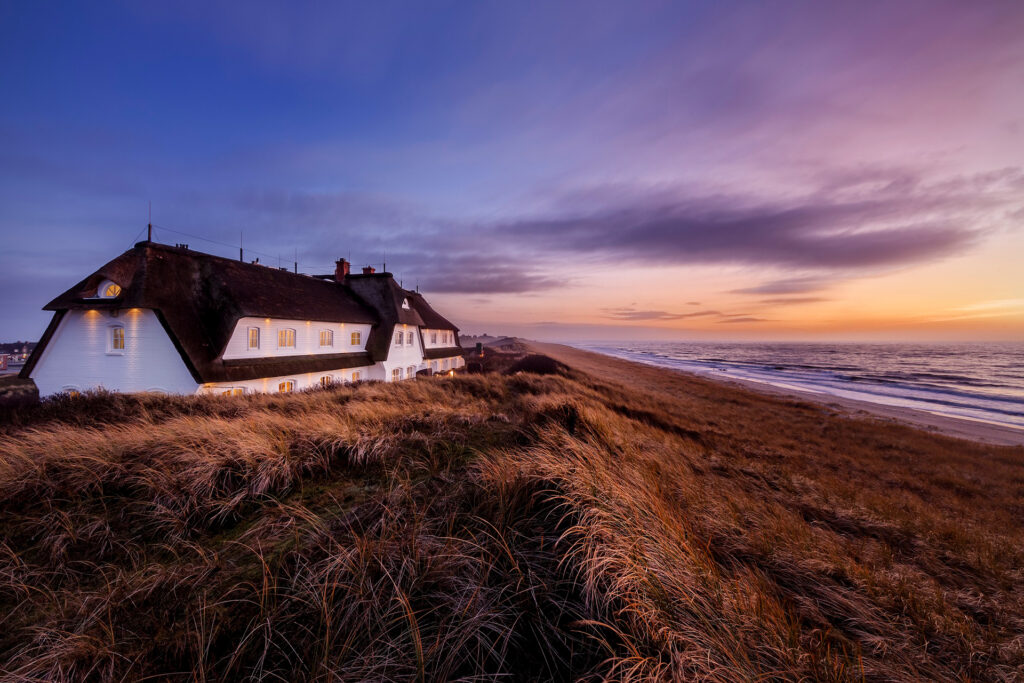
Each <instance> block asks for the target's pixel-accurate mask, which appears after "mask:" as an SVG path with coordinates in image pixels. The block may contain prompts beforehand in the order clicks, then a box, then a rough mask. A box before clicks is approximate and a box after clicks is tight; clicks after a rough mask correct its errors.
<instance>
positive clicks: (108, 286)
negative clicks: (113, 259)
mask: <svg viewBox="0 0 1024 683" xmlns="http://www.w3.org/2000/svg"><path fill="white" fill-rule="evenodd" d="M96 295H97V296H98V297H100V298H101V299H116V298H117V297H119V296H121V285H119V284H117V283H116V282H111V281H110V280H104V281H103V282H101V283H100V286H99V287H98V288H97V289H96Z"/></svg>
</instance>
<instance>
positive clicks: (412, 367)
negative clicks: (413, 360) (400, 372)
mask: <svg viewBox="0 0 1024 683" xmlns="http://www.w3.org/2000/svg"><path fill="white" fill-rule="evenodd" d="M405 374H406V377H408V378H409V379H412V378H413V377H415V376H416V366H415V365H410V366H409V367H407V368H406V369H405Z"/></svg>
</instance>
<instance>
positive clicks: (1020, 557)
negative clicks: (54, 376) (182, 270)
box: [0, 366, 1024, 681]
mask: <svg viewBox="0 0 1024 683" xmlns="http://www.w3.org/2000/svg"><path fill="white" fill-rule="evenodd" d="M549 370H554V371H555V374H548V375H536V374H531V373H520V374H516V375H512V376H498V375H485V376H466V377H457V378H450V379H449V378H445V379H426V380H417V381H416V382H405V383H400V384H363V385H359V386H356V387H338V388H333V389H330V390H326V391H315V392H310V393H306V394H300V395H292V396H251V397H241V398H221V397H187V398H185V397H177V398H176V397H153V396H137V397H130V396H129V397H125V396H110V395H102V394H100V395H86V396H81V397H77V398H74V399H71V398H62V399H58V400H56V401H51V402H48V403H44V404H43V405H42V406H40V407H38V408H35V409H31V410H26V411H23V412H21V413H11V414H9V415H8V416H7V417H6V418H5V421H4V423H3V426H2V429H3V434H2V436H0V451H2V453H0V614H2V615H3V616H2V618H0V619H2V621H0V675H3V676H4V677H5V678H7V679H11V680H42V679H47V680H53V679H57V680H93V679H104V680H115V679H116V680H123V679H137V678H142V677H146V676H154V677H159V678H180V679H199V680H225V679H235V678H239V677H254V678H266V679H276V680H308V679H323V680H388V679H402V680H405V679H418V680H444V679H456V678H464V679H493V678H498V677H511V678H513V679H516V680H551V679H560V680H564V679H622V680H638V679H652V678H655V679H664V680H672V679H676V680H678V679H686V678H694V679H700V680H713V681H734V680H766V679H770V680H801V679H802V680H807V679H814V680H836V681H845V680H862V679H867V680H896V679H906V680H914V679H931V680H1013V679H1017V678H1019V677H1020V676H1021V675H1022V672H1024V636H1022V635H1021V634H1024V571H1022V568H1024V533H1022V516H1024V449H1021V448H1016V449H1014V448H1001V447H991V446H981V445H977V444H970V443H967V442H963V441H957V440H954V439H948V438H943V437H938V436H933V435H928V434H925V433H923V432H919V431H916V430H913V429H909V428H903V427H899V426H895V425H893V426H884V425H878V424H877V423H872V422H865V421H858V420H845V419H840V418H837V417H835V416H830V415H828V414H827V411H824V410H822V409H820V408H818V407H815V406H810V405H807V404H803V403H799V402H793V401H785V400H779V399H771V398H768V397H763V396H757V395H755V394H751V393H749V392H744V391H741V390H738V389H733V388H729V387H722V386H720V385H714V384H712V383H709V382H702V381H700V380H695V379H679V380H678V382H679V383H677V384H672V383H667V384H656V385H655V384H638V383H636V382H633V383H630V382H624V383H616V382H612V381H610V380H608V379H606V378H598V377H596V376H595V375H593V374H585V373H583V372H581V371H579V370H571V369H565V368H559V367H554V366H552V367H551V368H549ZM659 382H660V380H659Z"/></svg>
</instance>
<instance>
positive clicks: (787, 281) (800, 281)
mask: <svg viewBox="0 0 1024 683" xmlns="http://www.w3.org/2000/svg"><path fill="white" fill-rule="evenodd" d="M828 285H829V281H828V280H826V279H825V278H822V277H792V278H784V279H782V280H771V281H769V282H764V283H762V284H759V285H755V286H753V287H743V288H741V289H733V290H730V291H729V293H730V294H802V293H804V292H815V291H818V290H820V289H824V288H825V287H827V286H828Z"/></svg>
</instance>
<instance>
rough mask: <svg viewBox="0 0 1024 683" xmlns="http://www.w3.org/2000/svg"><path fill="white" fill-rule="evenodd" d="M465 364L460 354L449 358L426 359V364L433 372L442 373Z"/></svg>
mask: <svg viewBox="0 0 1024 683" xmlns="http://www.w3.org/2000/svg"><path fill="white" fill-rule="evenodd" d="M465 364H466V362H465V360H463V358H462V356H452V357H450V358H435V359H434V360H432V361H428V363H427V365H428V366H429V367H431V368H432V369H433V370H434V372H435V373H444V372H447V371H448V370H454V369H456V368H461V367H463V366H464V365H465Z"/></svg>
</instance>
